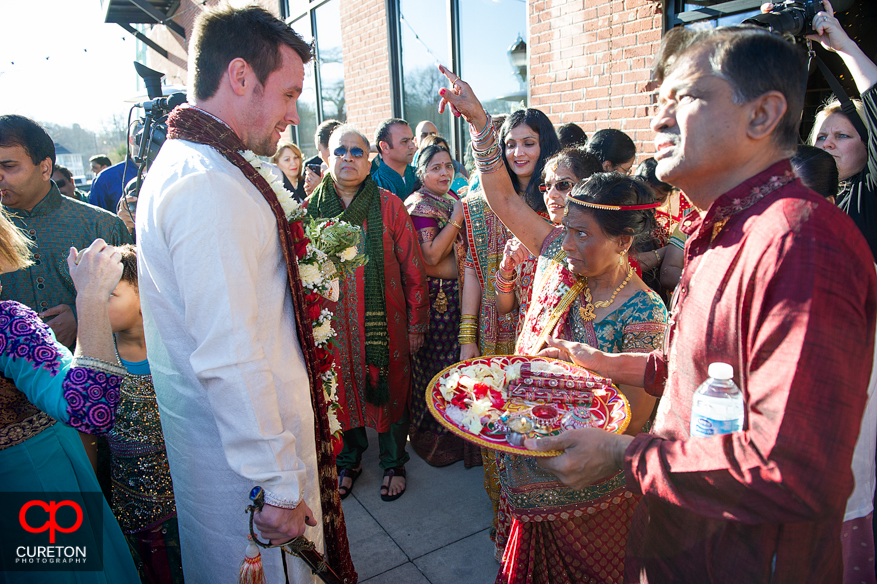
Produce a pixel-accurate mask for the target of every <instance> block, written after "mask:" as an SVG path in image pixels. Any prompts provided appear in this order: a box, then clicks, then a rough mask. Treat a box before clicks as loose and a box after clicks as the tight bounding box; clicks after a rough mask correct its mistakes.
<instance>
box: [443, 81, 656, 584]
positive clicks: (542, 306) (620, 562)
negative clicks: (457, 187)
mask: <svg viewBox="0 0 877 584" xmlns="http://www.w3.org/2000/svg"><path fill="white" fill-rule="evenodd" d="M442 70H443V72H444V73H445V75H446V76H447V77H448V81H450V82H451V84H452V88H451V89H442V91H441V95H442V97H443V99H442V102H441V105H440V109H443V108H444V106H445V105H446V104H448V103H451V104H453V105H452V107H453V108H454V109H455V111H456V112H458V113H459V114H461V115H462V116H464V117H465V118H466V119H467V120H468V121H470V123H473V124H474V123H477V124H478V125H477V128H476V127H475V126H472V125H470V132H471V133H472V134H473V135H472V143H473V147H474V151H475V160H476V165H477V166H478V168H479V171H480V173H481V180H482V185H483V188H484V195H485V197H486V198H487V201H488V202H489V203H490V208H491V209H493V210H494V212H495V213H496V215H497V216H498V217H499V219H500V220H501V221H502V222H503V223H504V224H505V225H506V226H507V227H508V228H509V230H510V231H511V232H512V233H513V234H514V235H515V237H517V238H518V239H520V240H521V243H522V244H523V245H524V247H526V248H527V250H528V251H529V252H530V253H531V254H533V255H536V256H538V258H539V259H538V263H537V268H536V277H535V280H536V281H535V284H534V285H533V297H532V299H531V303H530V307H529V309H528V310H527V315H526V319H525V322H524V326H523V330H522V331H521V335H520V336H519V337H518V341H517V345H516V347H515V353H517V354H522V355H535V354H537V353H539V352H540V351H541V350H542V349H543V348H544V347H545V344H546V341H547V340H548V339H550V338H551V337H557V338H561V339H565V340H569V341H575V342H579V343H586V344H588V345H591V346H593V347H597V348H599V349H600V350H602V351H605V352H609V353H619V352H625V351H627V352H630V351H642V352H650V351H652V350H654V349H655V348H656V347H660V346H661V345H662V343H663V338H664V328H665V326H666V320H667V311H666V309H665V308H664V303H663V302H662V301H661V299H660V297H658V295H657V294H655V293H654V292H653V291H652V290H650V289H649V288H648V287H647V286H646V285H645V284H644V283H643V281H642V280H641V279H640V278H639V277H637V276H636V274H635V273H634V271H633V269H632V267H631V266H630V264H629V262H628V260H627V256H628V252H629V250H630V249H631V246H633V244H634V243H635V242H636V241H637V240H641V239H643V238H646V237H648V236H649V235H650V234H651V231H652V230H653V229H654V226H655V221H654V213H653V209H654V208H655V207H656V206H657V204H656V203H655V198H654V193H653V192H652V189H651V188H650V187H649V186H648V185H645V184H644V183H642V182H641V181H638V180H635V179H632V178H628V177H627V176H625V175H623V174H620V173H617V172H601V173H597V174H594V175H592V176H591V177H590V178H589V179H588V180H587V181H585V182H583V183H578V184H577V185H576V186H575V187H573V189H572V190H571V191H570V192H569V193H568V194H567V196H566V200H565V208H564V217H563V224H562V225H554V224H549V223H546V222H545V221H541V220H540V218H539V215H538V214H537V213H536V212H534V211H533V210H532V209H530V208H529V207H528V206H527V204H526V203H525V202H524V201H522V200H521V198H520V197H518V196H517V195H516V193H515V189H514V185H513V184H512V183H511V182H510V181H509V180H508V178H507V177H506V173H504V172H502V168H501V166H500V165H499V164H497V163H496V161H494V159H493V158H492V156H491V153H492V152H493V150H494V147H495V145H496V144H497V143H498V136H497V135H496V132H495V131H494V130H493V127H492V125H491V123H490V118H489V116H487V115H486V114H485V113H484V108H483V107H482V106H481V103H479V101H478V99H477V98H476V97H475V95H474V93H473V92H472V89H471V88H470V87H469V85H468V84H466V83H464V82H462V81H460V80H459V78H457V76H456V75H454V74H453V73H451V72H449V71H447V70H445V69H442ZM485 121H486V123H485ZM497 285H501V284H497ZM620 389H621V391H623V392H624V394H625V395H626V396H627V398H628V400H629V401H630V406H631V419H630V424H629V426H628V431H629V432H630V433H632V434H637V433H639V432H640V431H641V429H642V428H643V426H644V425H646V424H647V422H648V419H649V417H650V415H651V412H652V409H653V407H654V404H655V399H654V398H652V397H650V396H648V395H647V394H646V393H645V391H644V390H643V389H641V388H633V387H627V386H621V387H620ZM496 456H497V458H498V459H499V463H498V464H497V466H498V468H499V469H500V473H499V476H500V484H501V486H502V494H503V499H502V500H503V501H505V502H507V504H508V508H509V510H510V515H511V516H512V518H513V522H512V526H511V531H510V533H509V540H508V541H509V544H508V546H507V547H506V550H505V555H504V556H503V562H502V566H501V568H500V572H499V575H498V576H497V580H496V582H497V584H523V583H525V582H528V583H531V584H547V583H548V582H553V583H560V584H572V583H574V582H612V583H616V582H621V581H622V578H623V571H624V548H625V544H626V541H627V532H628V529H629V528H630V518H631V516H632V514H633V510H634V507H635V506H636V503H637V499H638V497H637V495H636V494H635V493H633V492H631V491H629V490H627V488H626V486H625V478H624V473H623V472H619V473H618V474H616V475H614V476H612V477H611V478H608V479H606V480H605V481H602V482H600V483H597V484H596V485H593V486H590V487H586V488H585V489H581V490H574V489H570V488H568V487H566V486H564V485H563V484H562V483H560V482H559V481H557V479H556V477H554V475H552V474H551V473H550V472H548V471H546V470H544V469H542V467H540V466H539V465H538V464H537V463H536V460H537V459H536V458H534V457H520V456H514V455H511V454H505V453H498V454H496Z"/></svg>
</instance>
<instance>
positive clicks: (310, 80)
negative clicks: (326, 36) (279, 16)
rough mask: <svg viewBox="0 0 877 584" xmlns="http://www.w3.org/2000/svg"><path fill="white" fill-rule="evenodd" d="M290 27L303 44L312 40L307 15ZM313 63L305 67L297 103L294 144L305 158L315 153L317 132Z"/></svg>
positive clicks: (312, 61)
mask: <svg viewBox="0 0 877 584" xmlns="http://www.w3.org/2000/svg"><path fill="white" fill-rule="evenodd" d="M290 26H291V27H292V30H294V31H295V32H297V33H298V34H300V35H301V36H302V38H303V39H304V40H305V42H308V43H310V42H312V41H313V40H314V36H313V33H312V32H311V19H310V16H308V15H307V14H306V15H304V16H302V17H301V18H299V19H298V20H296V21H295V22H293V23H292V24H291V25H290ZM314 63H315V60H313V59H312V60H311V62H310V63H308V64H307V65H305V82H304V86H303V90H302V93H301V96H300V97H299V98H298V103H297V108H298V117H299V120H300V121H299V123H298V136H297V138H296V143H297V144H298V147H299V148H301V151H302V154H304V156H305V158H310V157H311V156H314V155H315V154H316V153H317V150H316V148H315V147H314V134H315V133H316V132H317V91H316V83H315V81H314Z"/></svg>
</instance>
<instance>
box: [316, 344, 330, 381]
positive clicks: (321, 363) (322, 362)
mask: <svg viewBox="0 0 877 584" xmlns="http://www.w3.org/2000/svg"><path fill="white" fill-rule="evenodd" d="M316 353H317V370H318V371H319V372H320V374H323V373H325V372H326V371H328V370H329V369H331V368H332V353H330V352H329V351H327V350H326V349H322V348H320V347H317V348H316Z"/></svg>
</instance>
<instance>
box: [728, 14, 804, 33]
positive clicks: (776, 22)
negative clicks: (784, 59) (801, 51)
mask: <svg viewBox="0 0 877 584" xmlns="http://www.w3.org/2000/svg"><path fill="white" fill-rule="evenodd" d="M806 21H807V18H806V15H805V13H804V10H802V9H801V8H797V7H787V8H783V9H781V10H779V11H776V12H767V13H765V14H758V15H756V16H753V17H752V18H747V19H746V20H744V21H743V24H755V25H758V26H763V27H765V28H767V29H769V30H770V31H771V32H775V33H779V34H790V35H792V36H800V35H802V34H806V33H805V23H806ZM811 28H812V24H811Z"/></svg>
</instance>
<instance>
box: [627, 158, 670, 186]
mask: <svg viewBox="0 0 877 584" xmlns="http://www.w3.org/2000/svg"><path fill="white" fill-rule="evenodd" d="M657 167H658V161H657V160H655V159H654V158H646V159H645V160H643V161H642V162H640V163H639V166H637V167H636V172H634V173H633V177H634V178H638V179H640V180H641V181H643V182H645V183H646V184H648V185H649V186H651V187H652V188H653V189H655V190H658V191H664V192H666V193H669V192H670V191H672V190H673V185H671V184H669V183H665V182H664V181H662V180H661V179H659V178H658V175H657V174H655V169H656V168H657Z"/></svg>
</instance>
